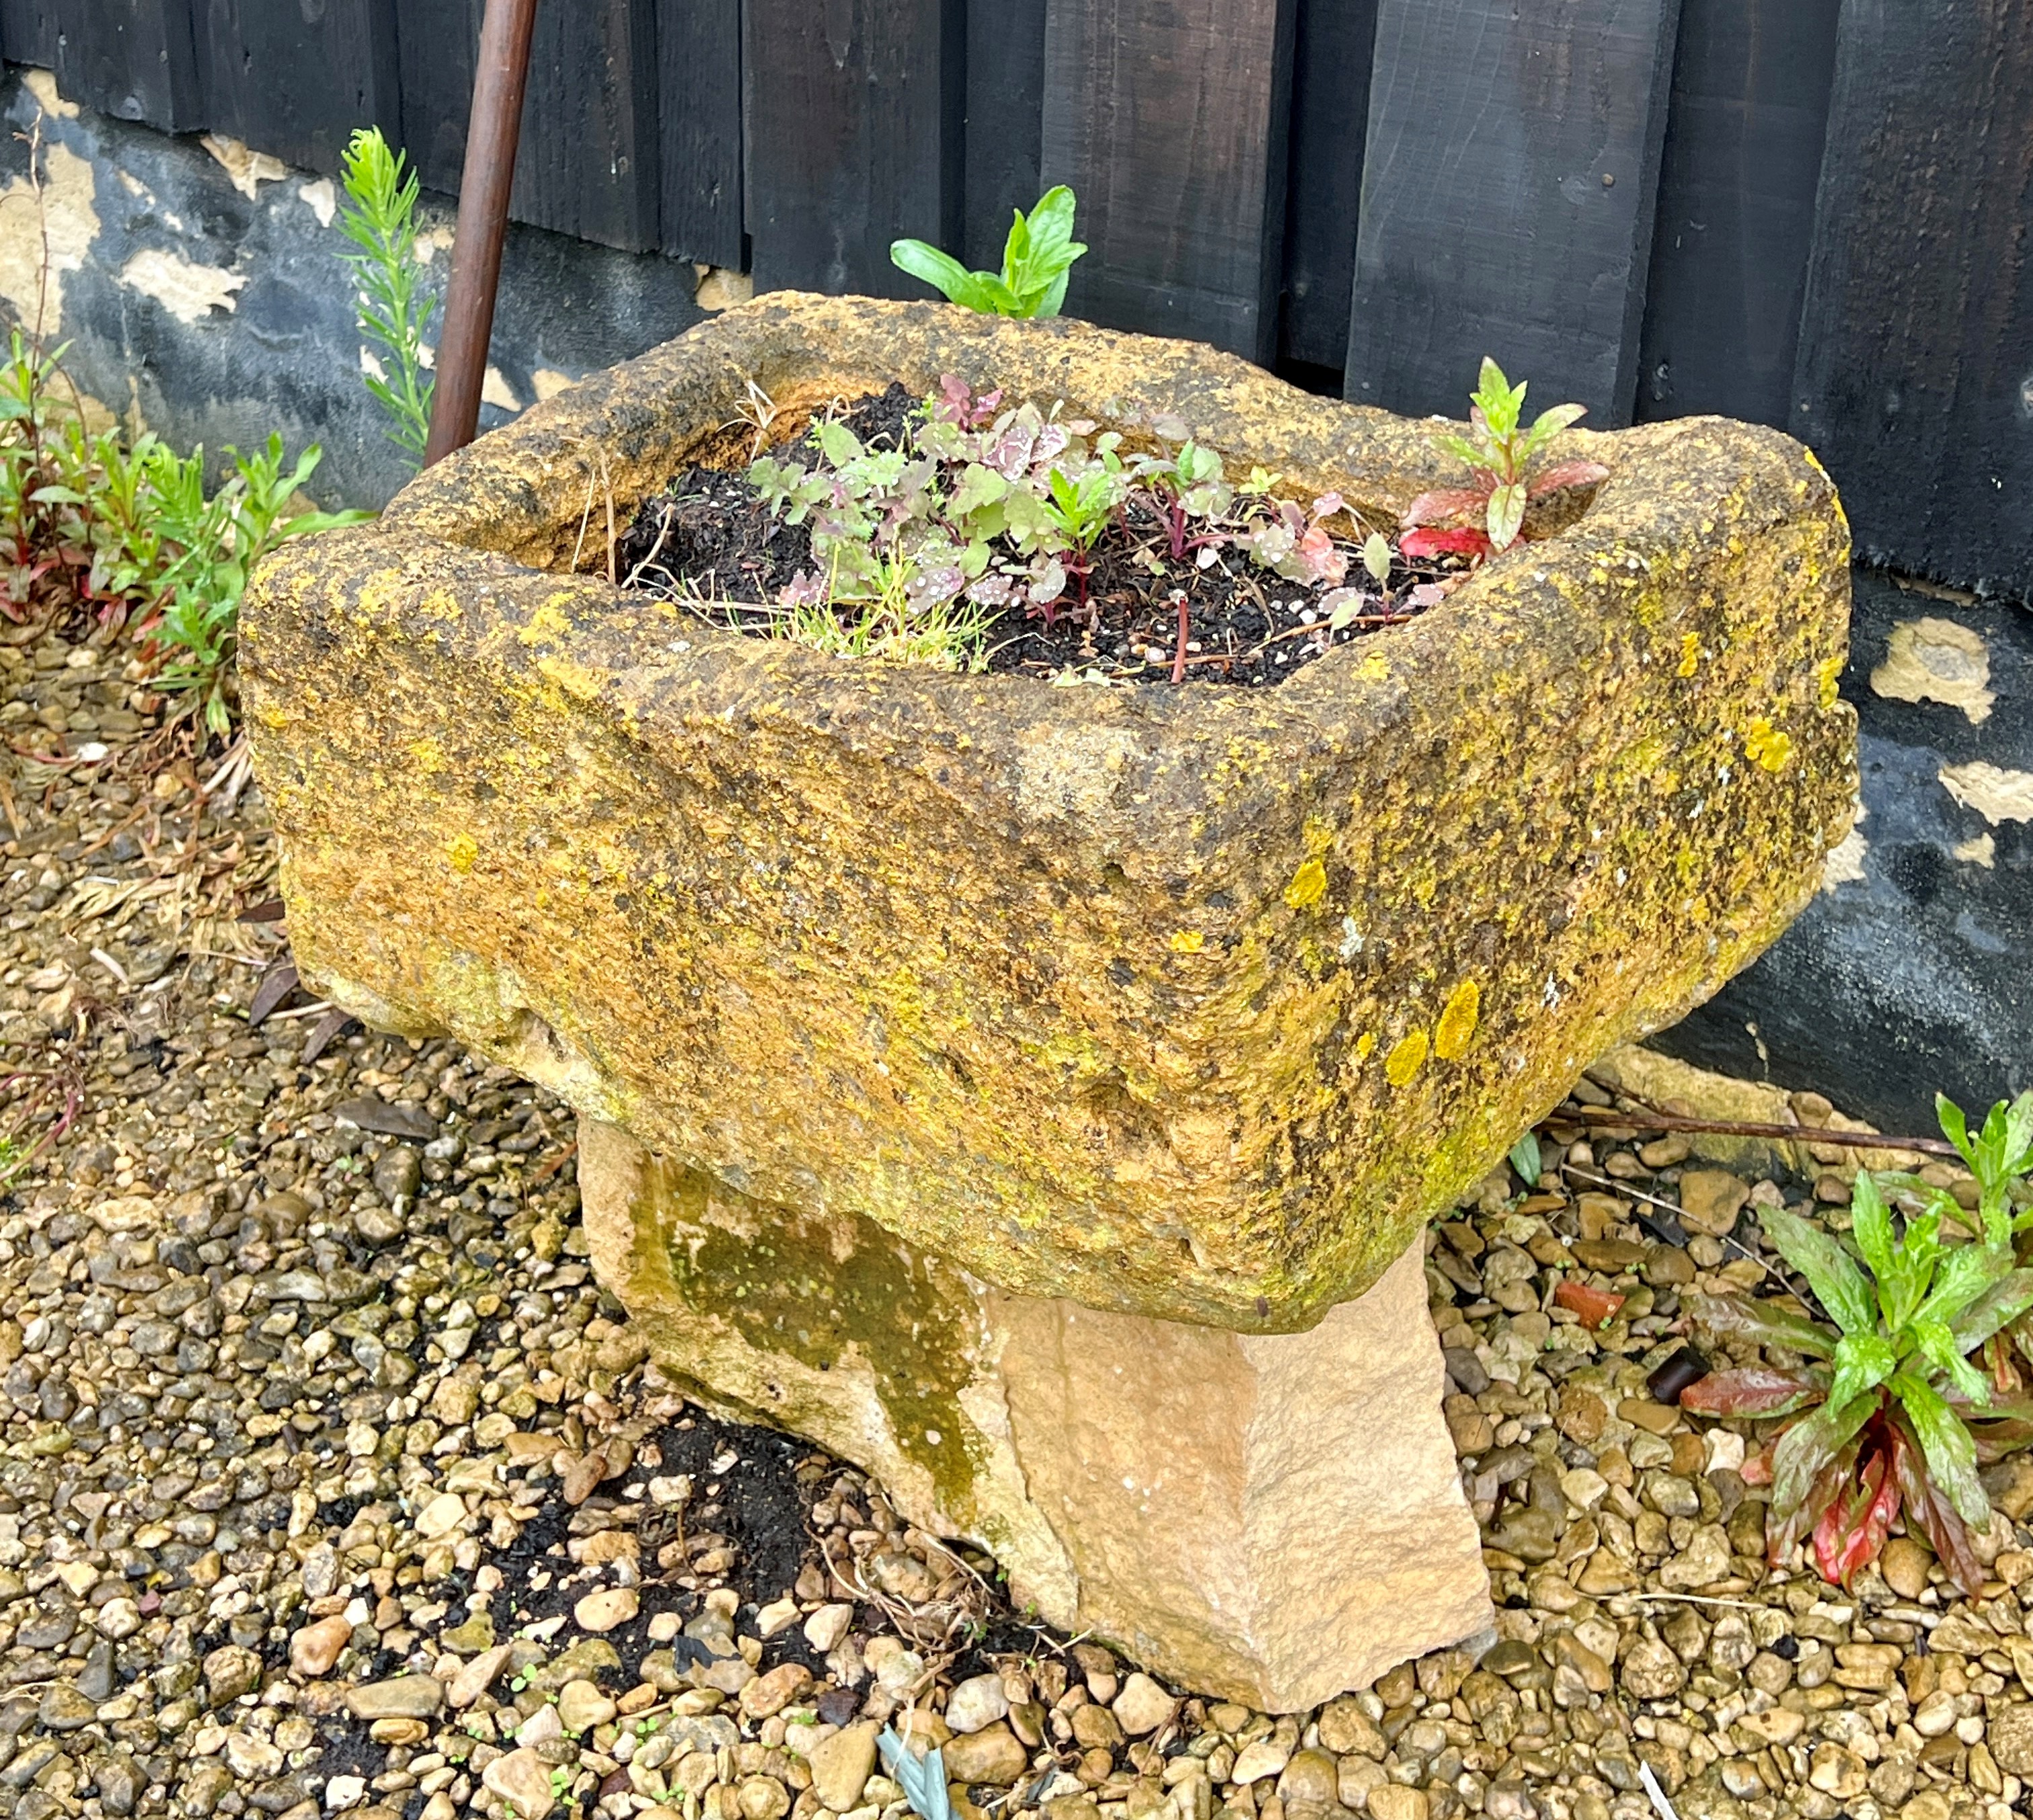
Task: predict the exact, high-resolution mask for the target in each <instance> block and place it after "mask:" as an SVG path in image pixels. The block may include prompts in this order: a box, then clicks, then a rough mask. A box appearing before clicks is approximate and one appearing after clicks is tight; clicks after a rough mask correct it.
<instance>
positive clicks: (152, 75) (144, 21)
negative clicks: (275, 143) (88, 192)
mask: <svg viewBox="0 0 2033 1820" xmlns="http://www.w3.org/2000/svg"><path fill="white" fill-rule="evenodd" d="M56 13H57V24H58V40H57V62H56V71H57V92H58V93H59V94H60V95H62V96H63V97H64V99H66V101H80V102H83V103H84V104H85V106H87V107H95V108H97V109H98V110H99V112H100V113H101V114H112V115H113V116H114V118H117V119H120V120H139V121H145V122H146V123H147V124H148V125H150V126H157V127H160V128H162V129H163V130H164V131H165V132H168V133H188V132H190V131H192V130H193V129H195V128H196V127H197V126H198V125H200V124H201V113H202V103H201V99H200V92H199V85H198V67H197V41H196V38H195V36H194V34H193V28H192V19H191V6H190V0H57V9H56Z"/></svg>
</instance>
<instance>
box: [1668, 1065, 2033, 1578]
mask: <svg viewBox="0 0 2033 1820" xmlns="http://www.w3.org/2000/svg"><path fill="white" fill-rule="evenodd" d="M1938 1104H1939V1106H1940V1108H1941V1125H1942V1128H1943V1130H1945V1131H1946V1132H1947V1133H1948V1134H1949V1138H1950V1141H1951V1142H1953V1143H1955V1145H1956V1148H1957V1149H1959V1150H1960V1151H1962V1153H1963V1154H1964V1157H1966V1158H1974V1159H1977V1160H1980V1161H1981V1163H1982V1166H1983V1173H1981V1174H1979V1178H1978V1179H1979V1189H1980V1190H1982V1193H1983V1196H1984V1203H1985V1204H1984V1205H1982V1207H1981V1208H1980V1209H1979V1216H1978V1225H1979V1231H1978V1234H1977V1235H1976V1237H1975V1239H1972V1240H1971V1241H1970V1242H1967V1243H1949V1242H1945V1240H1944V1239H1943V1237H1942V1227H1943V1224H1944V1222H1945V1220H1956V1221H1958V1222H1959V1221H1960V1220H1961V1219H1962V1218H1963V1215H1962V1213H1961V1210H1960V1208H1959V1206H1958V1205H1957V1204H1956V1201H1954V1200H1953V1198H1952V1197H1950V1196H1949V1195H1948V1194H1945V1193H1944V1192H1942V1191H1941V1190H1939V1189H1935V1188H1931V1187H1927V1186H1926V1184H1924V1183H1919V1181H1918V1180H1917V1179H1915V1178H1912V1177H1904V1176H1896V1177H1888V1178H1886V1182H1885V1185H1887V1186H1891V1187H1893V1188H1894V1190H1895V1192H1896V1194H1898V1195H1899V1196H1900V1198H1901V1199H1902V1200H1905V1201H1908V1203H1909V1204H1910V1205H1911V1209H1912V1210H1911V1212H1910V1213H1901V1214H1899V1215H1896V1216H1895V1214H1894V1213H1893V1209H1892V1208H1891V1207H1890V1206H1889V1205H1888V1204H1887V1202H1886V1201H1885V1196H1884V1194H1883V1192H1882V1191H1881V1183H1880V1182H1879V1180H1878V1179H1877V1178H1875V1177H1874V1176H1873V1175H1871V1174H1870V1172H1868V1171H1867V1170H1859V1172H1858V1174H1857V1178H1856V1183H1855V1189H1854V1191H1853V1194H1852V1198H1851V1203H1850V1216H1851V1232H1850V1234H1849V1235H1848V1238H1847V1239H1844V1238H1842V1237H1839V1236H1837V1235H1833V1234H1830V1233H1828V1232H1825V1231H1821V1229H1820V1228H1817V1227H1814V1226H1812V1225H1810V1224H1808V1223H1807V1222H1806V1220H1803V1219H1801V1218H1799V1216H1797V1215H1795V1214H1792V1213H1788V1212H1787V1211H1786V1210H1785V1209H1784V1208H1776V1207H1775V1208H1769V1209H1766V1210H1765V1212H1764V1213H1763V1214H1762V1220H1763V1223H1764V1226H1765V1234H1766V1235H1767V1236H1768V1237H1769V1239H1771V1241H1772V1243H1773V1245H1774V1246H1777V1248H1778V1250H1779V1252H1780V1255H1781V1256H1782V1257H1783V1258H1784V1259H1785V1260H1786V1261H1787V1262H1788V1264H1790V1265H1792V1267H1793V1268H1794V1269H1795V1270H1796V1271H1798V1272H1799V1274H1800V1275H1801V1276H1803V1278H1805V1279H1806V1283H1807V1286H1808V1287H1809V1288H1810V1289H1811V1290H1812V1291H1813V1292H1814V1296H1815V1298H1816V1299H1818V1301H1819V1302H1820V1304H1821V1307H1822V1309H1823V1310H1825V1312H1826V1314H1827V1315H1828V1316H1829V1319H1830V1321H1832V1322H1833V1326H1831V1325H1827V1324H1825V1323H1824V1322H1823V1321H1818V1320H1817V1319H1814V1317H1811V1316H1810V1315H1803V1314H1797V1313H1795V1312H1794V1311H1792V1310H1789V1309H1788V1308H1785V1307H1784V1306H1780V1304H1777V1303H1775V1302H1752V1301H1750V1300H1748V1299H1745V1298H1743V1297H1739V1296H1697V1297H1693V1298H1690V1311H1691V1312H1692V1314H1693V1315H1694V1320H1695V1321H1696V1323H1697V1324H1698V1325H1700V1326H1702V1328H1704V1329H1706V1330H1707V1331H1708V1332H1710V1333H1713V1334H1715V1335H1717V1336H1720V1337H1723V1338H1727V1339H1734V1340H1739V1341H1749V1342H1750V1343H1752V1344H1757V1345H1762V1346H1769V1347H1781V1348H1784V1350H1785V1351H1788V1352H1791V1353H1795V1354H1799V1355H1803V1356H1804V1357H1805V1358H1806V1359H1807V1360H1809V1361H1810V1362H1809V1363H1807V1364H1806V1365H1803V1366H1791V1365H1788V1366H1780V1367H1774V1366H1750V1367H1744V1368H1739V1369H1732V1370H1722V1371H1717V1372H1713V1373H1710V1374H1709V1376H1708V1377H1705V1378H1702V1380H1700V1381H1698V1382H1697V1383H1695V1384H1694V1385H1691V1386H1690V1387H1689V1388H1688V1389H1687V1391H1686V1392H1683V1395H1682V1396H1681V1399H1680V1402H1681V1407H1683V1408H1685V1409H1689V1410H1691V1411H1694V1412H1695V1413H1697V1414H1699V1415H1715V1416H1749V1417H1754V1418H1766V1417H1769V1418H1788V1426H1787V1428H1786V1429H1785V1432H1784V1433H1783V1434H1782V1435H1781V1436H1780V1438H1779V1441H1778V1444H1777V1447H1776V1448H1774V1449H1773V1456H1772V1519H1773V1522H1772V1528H1771V1531H1770V1534H1769V1537H1768V1541H1769V1545H1770V1548H1771V1551H1772V1555H1773V1560H1775V1562H1776V1561H1777V1560H1779V1559H1780V1557H1783V1556H1784V1553H1786V1551H1787V1550H1788V1549H1790V1548H1791V1546H1792V1544H1793V1543H1794V1542H1796V1541H1798V1540H1799V1539H1800V1538H1802V1537H1803V1536H1807V1537H1810V1538H1811V1542H1812V1549H1813V1554H1814V1561H1815V1564H1816V1565H1817V1566H1818V1568H1820V1570H1821V1573H1822V1575H1824V1577H1825V1578H1826V1579H1829V1580H1832V1581H1836V1582H1838V1583H1841V1584H1843V1585H1844V1586H1847V1585H1848V1583H1849V1580H1850V1579H1851V1576H1852V1575H1855V1572H1856V1571H1858V1569H1859V1568H1862V1567H1863V1566H1865V1565H1866V1564H1868V1563H1869V1562H1870V1561H1872V1560H1875V1559H1876V1558H1877V1557H1878V1553H1879V1551H1880V1550H1881V1549H1882V1548H1883V1546H1884V1545H1885V1538H1886V1536H1887V1535H1888V1534H1889V1532H1890V1530H1891V1526H1892V1524H1893V1521H1894V1520H1895V1519H1896V1518H1897V1517H1898V1516H1899V1515H1900V1514H1901V1512H1902V1511H1903V1512H1904V1516H1905V1519H1906V1522H1907V1523H1908V1527H1911V1528H1916V1529H1918V1530H1920V1531H1922V1532H1923V1534H1925V1535H1926V1537H1927V1538H1928V1540H1929V1541H1930V1542H1931V1543H1932V1544H1933V1545H1934V1552H1935V1553H1936V1554H1937V1555H1938V1556H1939V1557H1940V1558H1941V1562H1942V1564H1943V1565H1944V1566H1945V1568H1947V1570H1948V1571H1949V1573H1950V1575H1952V1576H1953V1578H1954V1579H1955V1580H1956V1583H1957V1584H1958V1585H1960V1586H1962V1587H1963V1588H1964V1590H1966V1591H1967V1592H1968V1593H1970V1594H1971V1596H1972V1597H1975V1595H1976V1594H1977V1592H1978V1590H1979V1588H1980V1587H1981V1586H1982V1583H1983V1578H1984V1575H1983V1568H1982V1564H1981V1562H1980V1561H1979V1560H1978V1558H1977V1557H1976V1555H1975V1551H1974V1549H1972V1547H1971V1542H1970V1531H1971V1530H1982V1529H1983V1528H1985V1527H1987V1526H1988V1524H1989V1523H1990V1500H1989V1499H1988V1498H1987V1497H1986V1495H1985V1493H1984V1489H1983V1486H1982V1482H1981V1481H1979V1478H1978V1477H1977V1466H1978V1463H1979V1461H1982V1460H1991V1459H1998V1458H2000V1457H2001V1456H2003V1455H2005V1454H2006V1453H2008V1452H2013V1451H2015V1450H2016V1449H2017V1448H2023V1447H2024V1446H2026V1445H2027V1444H2028V1443H2029V1442H2033V1400H2028V1399H2026V1398H2012V1397H2009V1396H2003V1395H2001V1394H2000V1393H1999V1391H1998V1388H1997V1385H1995V1384H1994V1382H1993V1381H1991V1380H1990V1378H1988V1377H1986V1375H1985V1373H1983V1372H1982V1371H1980V1370H1979V1369H1978V1368H1977V1366H1975V1364H1974V1363H1972V1362H1971V1358H1970V1356H1969V1355H1971V1354H1972V1353H1974V1352H1975V1351H1979V1349H1980V1348H1982V1347H1984V1345H1985V1344H1986V1342H1988V1341H1989V1340H1991V1339H1992V1338H1993V1336H1996V1335H1997V1334H1998V1333H1999V1332H2001V1330H2003V1329H2005V1328H2006V1327H2007V1326H2009V1325H2010V1324H2012V1322H2014V1321H2018V1320H2019V1319H2020V1317H2021V1316H2023V1315H2024V1314H2026V1313H2027V1310H2033V1269H2021V1268H2020V1267H2019V1264H2018V1260H2017V1258H2016V1257H2015V1255H2014V1252H2013V1243H2012V1241H2013V1235H2014V1232H2015V1231H2016V1230H2020V1229H2023V1228H2025V1227H2026V1226H2027V1225H2028V1224H2033V1213H2018V1214H2015V1213H2014V1212H2013V1211H2012V1209H2013V1205H2014V1202H2015V1198H2016V1195H2017V1194H2018V1193H2019V1183H2020V1178H2022V1177H2023V1175H2024V1172H2025V1171H2026V1169H2027V1167H2028V1165H2029V1164H2033V1093H2029V1094H2027V1095H2025V1096H2023V1097H2021V1098H2020V1101H2018V1102H2017V1103H2016V1104H2015V1105H2012V1106H2010V1107H2007V1106H2005V1105H2000V1106H1998V1107H1997V1108H1995V1109H1994V1112H1992V1114H1991V1115H1990V1118H1989V1119H1987V1120H1986V1123H1985V1125H1984V1127H1983V1130H1982V1132H1981V1133H1980V1134H1979V1136H1978V1137H1977V1138H1975V1139H1971V1138H1968V1136H1967V1133H1966V1132H1965V1130H1964V1121H1963V1118H1962V1115H1961V1113H1960V1112H1959V1111H1958V1110H1957V1109H1956V1108H1955V1107H1954V1106H1953V1104H1950V1103H1949V1101H1946V1100H1943V1101H1940V1102H1938ZM1975 1167H1976V1163H1975V1162H1974V1161H1973V1162H1972V1168H1975Z"/></svg>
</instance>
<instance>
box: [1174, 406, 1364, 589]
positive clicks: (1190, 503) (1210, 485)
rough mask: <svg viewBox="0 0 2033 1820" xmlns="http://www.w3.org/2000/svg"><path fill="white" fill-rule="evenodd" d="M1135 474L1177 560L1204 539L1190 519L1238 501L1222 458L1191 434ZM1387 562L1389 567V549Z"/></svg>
mask: <svg viewBox="0 0 2033 1820" xmlns="http://www.w3.org/2000/svg"><path fill="white" fill-rule="evenodd" d="M1135 473H1136V478H1137V479H1138V480H1140V481H1141V482H1142V483H1143V484H1144V486H1145V488H1148V490H1149V491H1150V494H1151V499H1152V502H1153V503H1154V504H1155V506H1157V509H1158V510H1159V514H1161V515H1162V516H1163V518H1164V521H1165V530H1166V535H1167V536H1168V537H1169V538H1170V544H1171V551H1172V560H1173V561H1174V562H1184V561H1185V559H1186V553H1187V551H1189V550H1190V549H1192V548H1193V547H1195V545H1196V544H1200V543H1202V542H1204V540H1201V539H1198V538H1189V536H1187V535H1186V525H1187V521H1188V520H1189V519H1192V518H1212V517H1214V516H1215V514H1218V513H1222V512H1225V511H1226V510H1228V508H1229V506H1230V505H1231V504H1232V503H1234V498H1235V494H1234V489H1233V488H1230V486H1229V485H1228V484H1227V483H1226V481H1225V480H1223V479H1222V467H1221V457H1220V456H1219V455H1217V454H1215V452H1214V450H1211V449H1204V448H1202V447H1200V444H1199V443H1196V442H1194V441H1193V440H1192V438H1191V437H1190V436H1189V437H1188V438H1187V439H1186V440H1185V443H1184V444H1183V445H1182V446H1181V448H1180V450H1179V452H1178V453H1177V454H1176V455H1146V456H1145V457H1144V458H1143V459H1142V460H1140V461H1139V462H1137V463H1136V469H1135ZM1385 561H1386V563H1387V564H1388V562H1389V551H1386V552H1385Z"/></svg>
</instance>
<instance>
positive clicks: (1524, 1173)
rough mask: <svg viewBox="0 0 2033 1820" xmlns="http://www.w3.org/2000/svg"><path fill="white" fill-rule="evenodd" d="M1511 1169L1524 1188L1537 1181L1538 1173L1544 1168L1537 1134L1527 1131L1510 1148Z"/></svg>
mask: <svg viewBox="0 0 2033 1820" xmlns="http://www.w3.org/2000/svg"><path fill="white" fill-rule="evenodd" d="M1511 1168H1513V1169H1514V1170H1516V1171H1517V1172H1518V1180H1519V1181H1521V1182H1522V1183H1524V1184H1525V1185H1526V1187H1528V1188H1529V1187H1532V1186H1533V1184H1534V1183H1537V1181H1538V1179H1539V1172H1540V1171H1541V1169H1542V1168H1544V1160H1543V1159H1542V1158H1541V1156H1540V1154H1539V1134H1538V1133H1537V1131H1527V1132H1526V1134H1525V1135H1524V1136H1523V1137H1522V1138H1519V1139H1518V1142H1516V1143H1514V1144H1513V1145H1511Z"/></svg>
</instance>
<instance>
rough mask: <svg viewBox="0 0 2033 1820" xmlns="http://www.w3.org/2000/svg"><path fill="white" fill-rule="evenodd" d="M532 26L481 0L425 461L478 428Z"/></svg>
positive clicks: (510, 10)
mask: <svg viewBox="0 0 2033 1820" xmlns="http://www.w3.org/2000/svg"><path fill="white" fill-rule="evenodd" d="M536 23H537V0H487V13H486V16H485V18H484V19H483V21H481V28H480V61H479V67H478V69H477V70H476V71H475V73H474V84H473V118H472V120H471V122H470V125H468V127H467V129H466V170H465V172H464V174H463V175H462V177H461V178H460V181H459V230H458V233H457V234H456V236H455V238H454V240H453V242H452V251H451V285H450V286H449V287H448V288H447V291H446V293H445V315H444V335H443V337H442V338H440V341H439V342H438V364H437V391H436V396H435V398H433V400H432V405H431V433H430V437H429V440H428V441H427V442H426V443H425V446H424V465H425V467H429V465H431V464H432V462H436V461H438V460H440V459H441V458H443V457H444V456H446V455H448V454H451V452H452V450H455V449H462V448H464V447H466V444H467V443H470V442H471V441H472V440H473V439H474V435H475V433H476V432H477V431H478V429H479V427H480V393H481V387H483V386H484V385H485V383H486V381H487V344H488V342H489V338H491V337H492V334H493V333H494V295H495V292H496V289H497V288H498V287H499V286H500V282H501V243H502V241H503V240H504V237H506V236H507V231H508V192H509V189H510V188H511V185H513V184H514V182H515V144H516V141H517V140H518V139H519V137H520V136H521V134H522V92H523V89H524V88H525V87H526V84H527V83H528V80H529V75H530V34H531V33H532V32H533V31H534V29H535V27H536Z"/></svg>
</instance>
